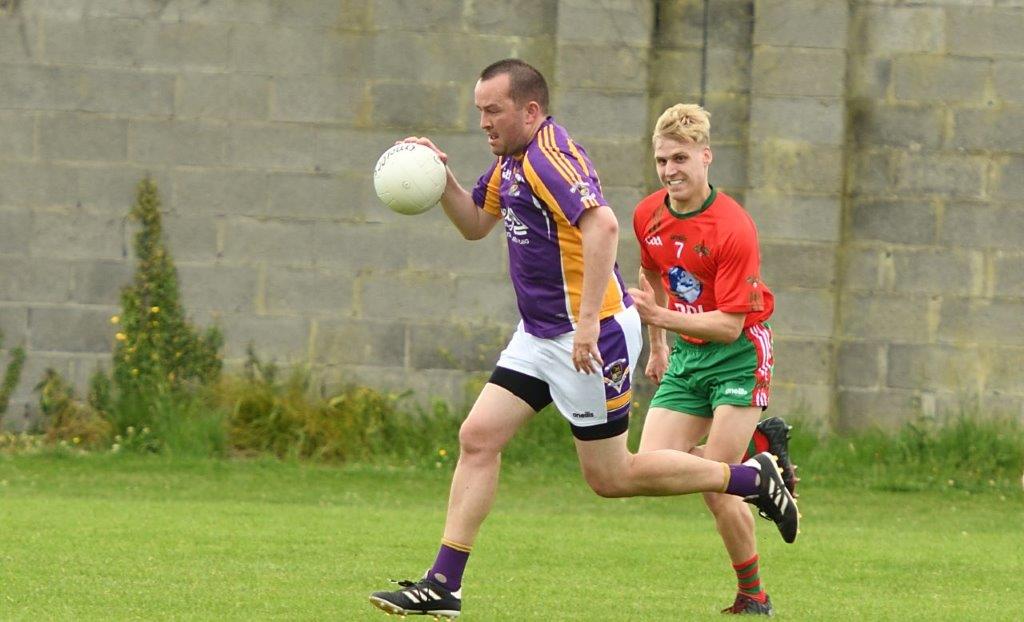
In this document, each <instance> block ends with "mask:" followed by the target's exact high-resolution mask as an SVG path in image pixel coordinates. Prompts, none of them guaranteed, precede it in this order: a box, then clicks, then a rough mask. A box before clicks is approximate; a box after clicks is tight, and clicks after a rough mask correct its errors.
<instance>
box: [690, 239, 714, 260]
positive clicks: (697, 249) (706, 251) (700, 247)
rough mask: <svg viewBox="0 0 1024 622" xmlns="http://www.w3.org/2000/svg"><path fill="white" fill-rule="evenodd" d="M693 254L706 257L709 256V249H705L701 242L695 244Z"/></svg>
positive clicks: (705, 245)
mask: <svg viewBox="0 0 1024 622" xmlns="http://www.w3.org/2000/svg"><path fill="white" fill-rule="evenodd" d="M693 252H695V253H697V254H698V255H700V256H701V257H708V256H710V255H711V249H710V248H708V247H707V244H705V243H704V242H703V241H700V242H697V246H694V247H693Z"/></svg>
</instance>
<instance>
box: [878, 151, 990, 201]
mask: <svg viewBox="0 0 1024 622" xmlns="http://www.w3.org/2000/svg"><path fill="white" fill-rule="evenodd" d="M988 161H989V158H988V157H986V156H981V155H978V156H964V155H946V154H934V153H921V154H904V156H903V157H902V158H899V159H898V160H896V167H895V181H896V184H895V188H894V189H895V190H900V191H909V192H916V193H920V194H934V195H937V196H940V197H964V198H981V196H982V194H983V187H984V183H985V177H986V169H987V166H988Z"/></svg>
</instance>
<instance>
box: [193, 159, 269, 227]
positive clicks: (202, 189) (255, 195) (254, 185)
mask: <svg viewBox="0 0 1024 622" xmlns="http://www.w3.org/2000/svg"><path fill="white" fill-rule="evenodd" d="M270 179H271V177H270V176H268V175H266V174H265V173H262V172H250V171H236V170H225V169H216V170H209V169H207V170H201V169H178V170H175V171H174V174H173V180H174V181H173V196H174V208H175V211H176V212H177V213H179V214H182V215H184V216H266V215H269V214H271V213H272V212H270V211H269V206H268V199H267V196H268V194H269V187H270V181H269V180H270Z"/></svg>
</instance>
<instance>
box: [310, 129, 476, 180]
mask: <svg viewBox="0 0 1024 622" xmlns="http://www.w3.org/2000/svg"><path fill="white" fill-rule="evenodd" d="M449 136H455V135H452V134H439V135H433V136H432V139H433V140H434V141H435V142H434V144H435V145H437V146H438V147H439V148H440V149H441V150H443V151H445V152H446V153H448V157H449V158H451V157H452V156H453V154H452V153H451V151H452V149H451V142H452V141H451V139H450V138H448V137H449ZM458 136H460V137H467V136H466V135H462V134H459V135H458ZM402 138H405V136H404V135H402V133H401V132H398V131H395V130H372V129H367V130H360V129H349V128H341V127H328V126H325V127H318V128H316V166H317V168H319V169H320V170H322V171H330V172H340V171H347V172H353V173H358V174H360V175H370V174H371V173H372V171H373V165H374V163H376V161H377V158H378V157H380V154H382V153H384V151H385V150H387V149H388V148H389V147H391V146H392V145H393V144H394V143H395V141H397V140H401V139H402ZM467 138H468V137H467ZM472 138H473V141H472V142H473V143H474V144H477V145H478V146H480V145H484V146H483V147H481V148H480V149H479V151H484V150H485V149H486V142H484V137H483V134H482V132H481V135H480V136H473V137H472ZM489 164H490V158H487V164H485V165H484V166H487V165H489ZM452 166H453V167H454V166H456V165H455V164H454V163H452Z"/></svg>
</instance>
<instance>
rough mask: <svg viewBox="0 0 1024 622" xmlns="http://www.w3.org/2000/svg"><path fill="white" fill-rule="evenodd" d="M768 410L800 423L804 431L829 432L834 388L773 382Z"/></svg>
mask: <svg viewBox="0 0 1024 622" xmlns="http://www.w3.org/2000/svg"><path fill="white" fill-rule="evenodd" d="M779 377H780V376H776V378H779ZM768 408H769V413H770V414H772V415H780V416H782V417H785V418H786V419H787V420H792V421H795V422H798V423H799V424H800V425H801V427H804V429H810V430H828V429H829V413H830V412H831V410H832V388H831V387H830V386H829V385H820V384H782V383H779V384H775V383H774V382H773V383H772V389H771V397H770V401H769V406H768Z"/></svg>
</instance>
